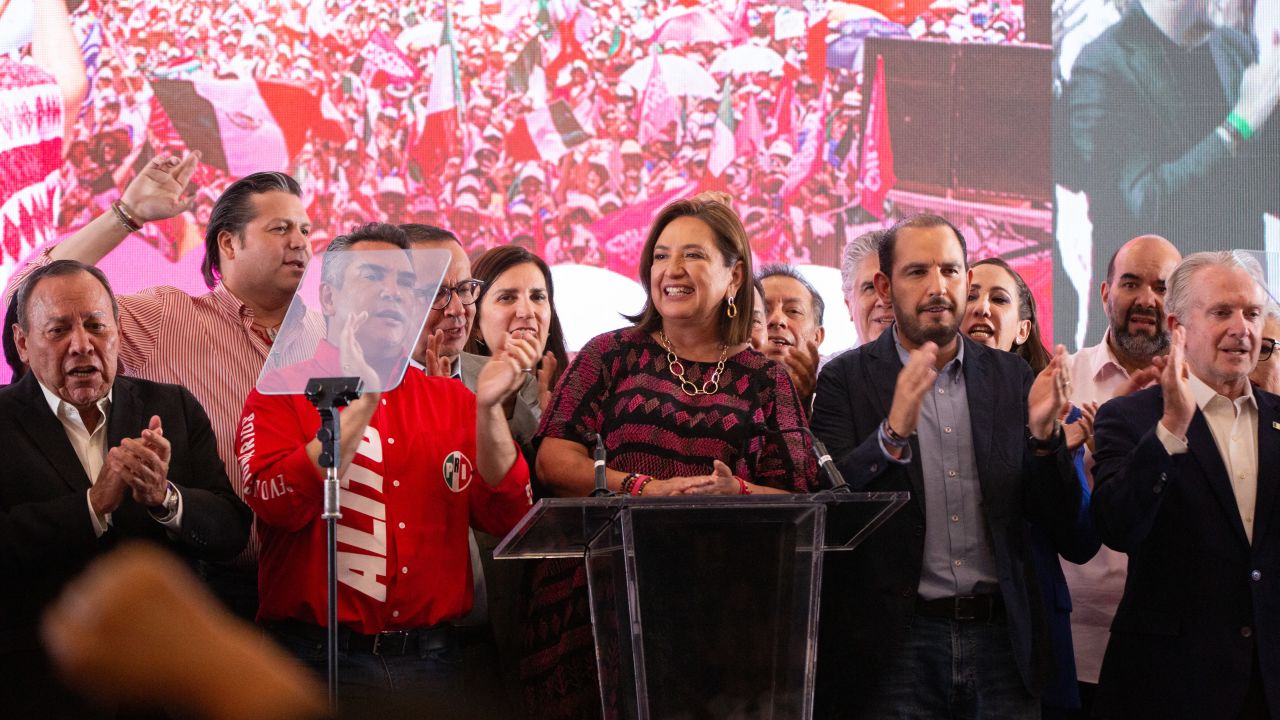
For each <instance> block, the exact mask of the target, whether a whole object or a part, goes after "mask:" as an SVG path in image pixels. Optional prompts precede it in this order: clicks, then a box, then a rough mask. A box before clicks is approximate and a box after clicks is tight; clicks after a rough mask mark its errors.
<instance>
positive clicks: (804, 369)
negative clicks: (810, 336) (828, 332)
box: [782, 340, 819, 399]
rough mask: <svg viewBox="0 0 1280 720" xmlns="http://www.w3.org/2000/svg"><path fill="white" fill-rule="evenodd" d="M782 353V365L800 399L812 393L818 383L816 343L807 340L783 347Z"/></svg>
mask: <svg viewBox="0 0 1280 720" xmlns="http://www.w3.org/2000/svg"><path fill="white" fill-rule="evenodd" d="M784 351H785V352H784V353H783V355H782V364H783V367H785V368H786V370H787V375H789V376H791V384H792V385H794V386H795V388H796V394H797V395H799V396H800V398H801V399H804V398H807V397H809V396H810V395H812V394H813V389H814V387H815V386H817V384H818V359H819V355H818V343H816V342H814V341H812V340H807V341H805V343H804V345H803V346H799V347H784Z"/></svg>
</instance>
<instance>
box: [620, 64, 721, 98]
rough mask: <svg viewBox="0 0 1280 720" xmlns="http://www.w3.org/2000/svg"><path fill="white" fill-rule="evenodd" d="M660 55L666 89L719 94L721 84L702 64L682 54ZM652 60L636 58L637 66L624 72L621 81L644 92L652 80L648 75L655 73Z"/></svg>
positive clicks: (694, 94)
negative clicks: (681, 55) (717, 82)
mask: <svg viewBox="0 0 1280 720" xmlns="http://www.w3.org/2000/svg"><path fill="white" fill-rule="evenodd" d="M657 57H658V62H660V63H662V79H663V80H664V81H665V82H666V84H667V92H669V93H671V94H672V95H683V96H687V97H700V98H709V97H720V86H719V85H717V84H716V81H715V78H713V77H711V73H709V72H707V71H706V69H705V68H703V67H702V66H701V65H699V64H697V63H695V62H694V61H692V60H689V59H687V58H682V57H680V56H679V55H669V54H668V55H659V56H657ZM653 62H654V56H653V55H650V56H648V57H645V58H642V59H640V60H638V61H636V64H635V65H632V66H631V67H630V68H629V69H628V70H627V71H626V72H624V73H622V77H620V78H618V82H621V83H625V84H627V85H630V86H631V87H633V88H635V89H636V92H642V91H643V90H644V86H645V85H646V84H648V82H649V74H650V73H651V72H653Z"/></svg>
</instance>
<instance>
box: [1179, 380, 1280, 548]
mask: <svg viewBox="0 0 1280 720" xmlns="http://www.w3.org/2000/svg"><path fill="white" fill-rule="evenodd" d="M1162 397H1163V396H1162ZM1259 415H1261V413H1259ZM1258 426H1259V427H1261V426H1262V418H1261V417H1259V418H1258ZM1267 427H1271V426H1270V424H1268V425H1267ZM1187 446H1188V447H1189V448H1190V451H1191V457H1193V458H1195V459H1196V462H1198V463H1200V468H1201V469H1202V470H1203V471H1204V477H1205V482H1207V483H1208V484H1209V489H1210V490H1211V491H1213V494H1214V496H1216V497H1217V498H1218V504H1219V505H1221V506H1222V510H1223V512H1225V513H1226V515H1227V524H1228V525H1230V526H1231V529H1232V532H1233V534H1235V536H1236V537H1237V538H1238V539H1239V540H1240V542H1242V543H1244V545H1245V546H1246V547H1248V545H1249V537H1248V536H1247V535H1245V534H1244V522H1243V521H1242V520H1241V519H1240V506H1239V505H1237V504H1236V493H1235V490H1233V489H1232V487H1231V478H1229V477H1227V466H1226V465H1225V464H1223V462H1222V455H1221V453H1219V452H1218V445H1217V443H1215V442H1214V441H1213V432H1212V431H1210V430H1209V422H1208V421H1207V420H1205V418H1204V413H1202V412H1200V409H1199V408H1196V414H1195V416H1193V417H1192V418H1191V426H1190V427H1188V428H1187ZM1259 475H1261V468H1259ZM1254 517H1257V514H1256V513H1255V514H1254Z"/></svg>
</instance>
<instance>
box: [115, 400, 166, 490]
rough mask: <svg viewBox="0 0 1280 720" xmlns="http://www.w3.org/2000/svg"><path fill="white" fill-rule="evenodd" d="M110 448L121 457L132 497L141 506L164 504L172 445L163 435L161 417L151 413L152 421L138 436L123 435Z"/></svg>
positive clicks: (125, 478)
mask: <svg viewBox="0 0 1280 720" xmlns="http://www.w3.org/2000/svg"><path fill="white" fill-rule="evenodd" d="M111 451H112V452H116V453H118V454H119V455H120V457H121V461H122V462H123V464H124V468H125V475H124V481H125V484H126V485H128V486H129V489H130V490H131V491H132V492H133V499H134V500H135V501H136V502H137V503H138V504H139V505H142V506H144V507H159V506H161V505H163V504H164V497H165V493H166V492H167V490H168V487H169V455H170V451H171V448H170V446H169V441H168V440H167V439H166V438H165V436H164V428H163V427H162V426H161V424H160V416H159V415H152V416H151V422H150V423H149V424H148V425H147V429H146V430H143V431H142V436H141V437H139V438H125V439H124V440H122V441H121V442H120V445H119V446H118V447H115V448H112V450H111Z"/></svg>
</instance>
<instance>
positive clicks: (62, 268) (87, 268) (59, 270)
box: [13, 260, 120, 332]
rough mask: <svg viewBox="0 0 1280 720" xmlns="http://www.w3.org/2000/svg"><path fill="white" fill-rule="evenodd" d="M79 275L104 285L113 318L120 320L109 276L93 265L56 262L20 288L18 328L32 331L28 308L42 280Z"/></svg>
mask: <svg viewBox="0 0 1280 720" xmlns="http://www.w3.org/2000/svg"><path fill="white" fill-rule="evenodd" d="M79 273H89V274H90V275H92V276H93V277H94V279H96V280H97V281H98V282H100V283H102V287H104V288H106V291H107V297H109V298H111V317H113V318H116V319H119V318H120V306H119V305H118V304H117V303H116V294H115V292H114V291H112V289H111V283H110V282H108V281H107V276H106V274H105V273H103V272H102V271H101V270H99V269H98V268H96V267H94V266H92V265H86V264H85V263H82V262H80V261H79V260H54V261H53V262H51V263H49V264H48V265H41V266H40V267H38V268H36V269H35V270H32V271H31V274H30V275H28V276H27V278H26V279H25V280H23V281H22V284H21V285H19V286H18V292H17V294H15V295H14V301H13V305H14V315H15V316H16V317H17V323H18V327H20V328H22V331H23V332H27V330H29V329H30V327H31V326H30V325H29V322H30V319H29V318H28V317H27V316H28V315H29V313H28V312H27V311H28V306H29V305H30V304H31V295H32V293H34V292H35V291H36V285H39V284H40V281H41V280H45V279H47V278H54V277H67V276H69V275H78V274H79Z"/></svg>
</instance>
